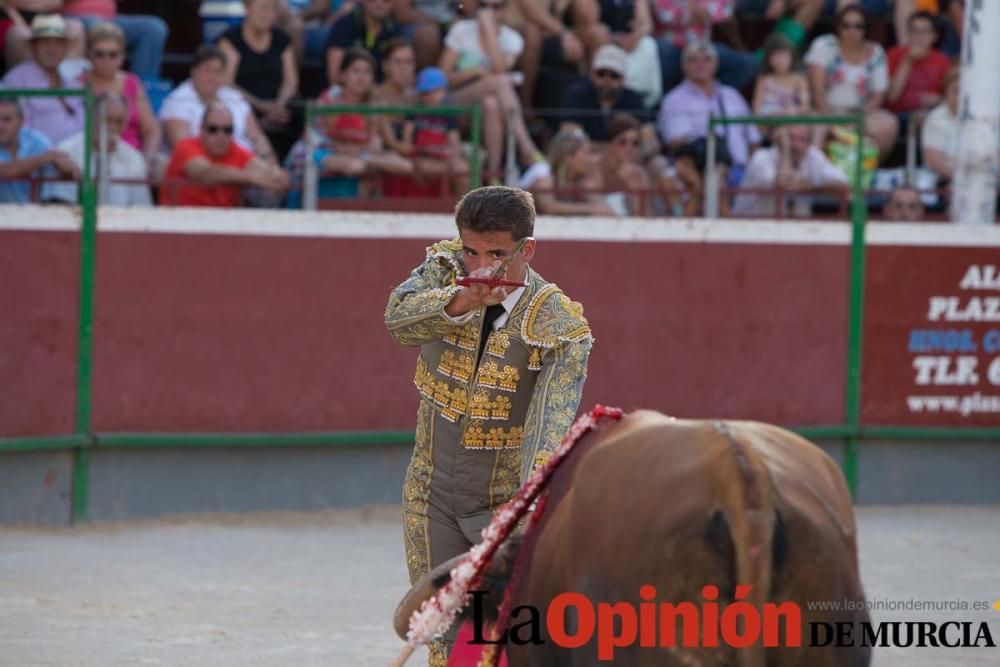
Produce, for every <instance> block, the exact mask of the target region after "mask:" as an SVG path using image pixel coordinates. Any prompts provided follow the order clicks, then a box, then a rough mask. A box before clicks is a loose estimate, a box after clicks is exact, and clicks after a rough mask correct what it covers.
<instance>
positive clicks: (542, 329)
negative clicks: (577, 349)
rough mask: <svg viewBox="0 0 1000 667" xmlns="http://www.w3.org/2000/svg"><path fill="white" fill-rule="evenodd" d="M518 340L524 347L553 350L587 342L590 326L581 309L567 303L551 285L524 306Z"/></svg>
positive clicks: (566, 299) (576, 305)
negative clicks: (524, 344) (521, 340)
mask: <svg viewBox="0 0 1000 667" xmlns="http://www.w3.org/2000/svg"><path fill="white" fill-rule="evenodd" d="M521 337H522V338H524V341H525V342H526V343H528V345H534V346H536V347H544V348H553V347H556V346H557V345H559V344H560V343H572V342H576V341H580V340H584V339H586V338H589V337H590V325H589V324H588V323H587V318H585V317H584V316H583V306H581V305H580V304H579V303H577V302H575V301H571V300H570V298H569V297H568V296H566V295H565V294H563V293H562V290H560V289H559V288H558V287H556V286H555V285H554V284H548V285H546V286H545V287H543V288H542V289H540V290H539V291H538V292H537V293H536V294H535V296H534V297H532V299H531V302H530V303H529V304H528V309H527V312H526V313H525V314H524V320H522V322H521Z"/></svg>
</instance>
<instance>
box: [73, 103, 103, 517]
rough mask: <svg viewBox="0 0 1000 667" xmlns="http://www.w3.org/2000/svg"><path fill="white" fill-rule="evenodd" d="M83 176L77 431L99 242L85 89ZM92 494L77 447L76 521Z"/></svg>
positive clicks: (86, 429)
mask: <svg viewBox="0 0 1000 667" xmlns="http://www.w3.org/2000/svg"><path fill="white" fill-rule="evenodd" d="M83 100H84V109H85V112H84V118H83V121H84V126H83V144H84V148H83V179H82V181H81V183H80V193H81V199H80V203H81V207H82V224H81V229H80V306H79V309H80V312H79V317H80V320H79V326H78V329H77V342H76V354H77V357H76V359H77V361H76V433H77V434H78V435H87V434H89V433H90V430H91V404H92V395H91V388H92V380H93V342H94V341H93V334H94V332H93V327H94V250H95V245H96V242H97V238H96V237H97V193H96V191H95V187H94V179H93V173H92V169H91V164H90V162H91V159H92V154H93V151H92V146H91V144H92V139H93V137H92V133H93V128H92V127H91V126H92V125H93V122H92V121H93V117H94V94H93V91H92V90H91V88H90V86H87V88H86V89H85V90H84V94H83ZM89 495H90V451H89V449H87V448H86V447H85V446H81V447H76V448H74V450H73V505H72V512H73V523H79V522H81V521H86V520H87V500H88V497H89Z"/></svg>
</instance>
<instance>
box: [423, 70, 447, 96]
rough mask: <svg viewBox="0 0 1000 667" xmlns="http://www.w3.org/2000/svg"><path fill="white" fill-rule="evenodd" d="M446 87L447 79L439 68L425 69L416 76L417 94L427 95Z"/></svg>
mask: <svg viewBox="0 0 1000 667" xmlns="http://www.w3.org/2000/svg"><path fill="white" fill-rule="evenodd" d="M447 87H448V77H447V76H445V73H444V71H443V70H441V68H439V67H425V68H423V69H422V70H420V74H418V75H417V92H418V93H421V94H423V93H429V92H431V91H434V90H439V89H441V88H447Z"/></svg>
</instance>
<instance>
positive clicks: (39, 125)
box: [3, 14, 84, 144]
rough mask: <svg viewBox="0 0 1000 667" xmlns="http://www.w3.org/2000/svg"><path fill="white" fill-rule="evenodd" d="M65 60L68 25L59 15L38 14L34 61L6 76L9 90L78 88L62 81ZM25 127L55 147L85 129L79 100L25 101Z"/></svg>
mask: <svg viewBox="0 0 1000 667" xmlns="http://www.w3.org/2000/svg"><path fill="white" fill-rule="evenodd" d="M65 59H66V22H65V21H64V20H63V18H62V17H61V16H59V15H58V14H39V15H38V16H36V17H35V18H34V20H32V22H31V58H29V59H28V60H26V61H24V62H23V63H21V64H20V65H18V66H17V67H15V68H14V69H12V70H10V71H9V72H7V75H6V76H5V77H4V78H3V84H4V86H5V87H7V88H79V85H78V84H76V83H75V82H73V81H70V80H69V79H67V78H65V77H63V75H62V74H61V73H60V71H59V65H60V64H61V63H62V62H63V60H65ZM21 107H22V108H23V109H24V126H25V127H28V128H31V129H33V130H37V131H38V132H41V133H42V134H44V135H45V136H46V137H48V138H49V140H50V141H51V142H52V143H53V144H58V143H59V142H60V141H62V140H63V139H66V138H67V137H71V136H73V135H74V134H76V133H77V132H79V131H80V130H82V129H83V114H84V109H83V99H82V98H80V97H32V98H25V99H24V100H23V101H22V103H21Z"/></svg>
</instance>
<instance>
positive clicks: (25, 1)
mask: <svg viewBox="0 0 1000 667" xmlns="http://www.w3.org/2000/svg"><path fill="white" fill-rule="evenodd" d="M63 6H64V3H63V2H62V0H45V2H39V1H38V0H5V1H4V2H0V16H3V15H4V14H5V15H6V18H8V19H10V21H11V24H12V25H11V26H10V28H9V29H8V30H7V34H6V39H5V40H4V53H3V55H4V58H5V59H6V62H7V69H11V68H12V67H14V66H15V65H20V64H21V63H22V62H24V61H25V60H27V59H28V58H30V57H31V37H32V33H31V24H32V22H33V21H34V20H35V17H37V16H41V15H47V14H61V13H63ZM39 7H44V9H39ZM63 20H64V21H66V44H67V49H68V57H69V58H71V59H82V58H83V57H84V44H85V42H86V29H85V28H84V25H83V22H82V21H81V20H80V19H77V18H67V17H66V16H63Z"/></svg>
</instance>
